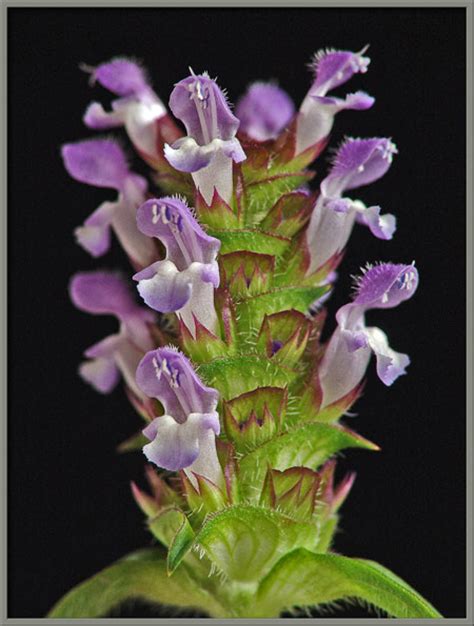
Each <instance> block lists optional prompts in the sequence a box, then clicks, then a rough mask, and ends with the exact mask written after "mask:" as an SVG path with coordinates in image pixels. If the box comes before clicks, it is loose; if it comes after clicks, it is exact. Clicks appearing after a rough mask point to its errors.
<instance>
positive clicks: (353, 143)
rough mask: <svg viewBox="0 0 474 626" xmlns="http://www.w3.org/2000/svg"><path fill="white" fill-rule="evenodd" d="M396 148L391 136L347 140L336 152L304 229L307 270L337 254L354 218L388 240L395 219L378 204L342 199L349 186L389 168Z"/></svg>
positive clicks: (357, 185) (376, 177) (353, 186)
mask: <svg viewBox="0 0 474 626" xmlns="http://www.w3.org/2000/svg"><path fill="white" fill-rule="evenodd" d="M396 152H397V148H396V146H395V144H394V143H392V141H391V140H390V139H386V138H378V137H375V138H372V139H352V138H349V139H347V140H346V141H345V142H344V143H343V144H342V146H341V147H340V148H339V150H338V151H337V153H336V156H335V159H334V163H333V166H332V168H331V170H330V172H329V175H328V176H327V177H326V178H325V179H324V180H323V181H322V183H321V187H320V192H321V193H320V195H319V197H318V200H317V201H316V205H315V208H314V210H313V213H312V215H311V220H310V223H309V225H308V229H307V235H306V237H307V245H308V249H309V253H310V267H309V270H308V271H309V273H311V272H313V271H315V270H317V269H318V268H319V267H321V266H322V265H324V264H325V263H326V262H327V261H328V260H329V259H331V258H332V257H333V256H334V255H335V254H338V253H340V252H341V251H342V250H343V249H344V247H345V245H346V243H347V241H348V239H349V236H350V234H351V231H352V227H353V225H354V222H355V221H358V222H360V223H362V224H365V225H366V226H368V227H369V229H370V231H371V232H372V234H373V235H375V236H376V237H378V238H379V239H391V238H392V236H393V233H394V232H395V228H396V219H395V217H394V216H393V215H391V214H386V215H380V210H381V209H380V207H379V206H371V207H366V206H365V204H364V203H363V202H361V201H360V200H351V199H350V198H344V197H342V196H343V193H344V192H345V191H346V190H348V189H354V188H356V187H362V186H363V185H368V184H369V183H372V182H374V181H376V180H378V179H379V178H381V177H382V176H383V175H384V174H385V173H386V172H387V170H388V169H389V167H390V165H391V163H392V160H393V155H394V154H396Z"/></svg>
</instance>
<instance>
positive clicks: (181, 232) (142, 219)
mask: <svg viewBox="0 0 474 626" xmlns="http://www.w3.org/2000/svg"><path fill="white" fill-rule="evenodd" d="M137 223H138V228H139V229H140V231H141V232H142V233H144V234H145V235H148V237H156V238H157V239H159V240H160V241H161V242H162V243H163V244H164V246H165V248H166V258H165V259H164V260H163V261H157V262H156V263H153V264H152V265H150V266H149V267H147V268H145V269H144V270H142V271H141V272H138V273H137V274H135V276H134V277H133V278H134V280H136V281H138V292H139V293H140V295H141V297H142V298H143V300H144V301H145V302H146V304H147V305H148V306H149V307H151V308H152V309H155V310H156V311H161V312H162V313H167V312H171V311H176V313H177V314H178V315H179V317H181V318H182V320H183V321H184V323H185V324H186V326H187V327H188V329H189V330H190V331H191V332H192V333H194V332H195V318H196V319H197V320H199V322H201V324H202V325H203V326H205V327H206V328H207V329H208V330H210V331H211V332H214V331H215V330H216V327H217V315H216V310H215V307H214V289H215V288H217V287H218V286H219V266H218V264H217V253H218V251H219V248H220V245H221V244H220V241H219V240H218V239H215V238H214V237H209V236H208V235H206V233H205V232H204V231H203V229H202V228H201V226H200V225H199V223H198V222H197V220H196V218H195V217H194V216H193V214H192V212H191V210H190V209H189V207H188V206H187V205H186V204H185V202H184V201H183V200H180V199H178V198H171V197H165V198H160V199H156V198H155V199H152V200H148V201H147V202H145V204H143V205H142V206H141V207H140V208H139V210H138V213H137Z"/></svg>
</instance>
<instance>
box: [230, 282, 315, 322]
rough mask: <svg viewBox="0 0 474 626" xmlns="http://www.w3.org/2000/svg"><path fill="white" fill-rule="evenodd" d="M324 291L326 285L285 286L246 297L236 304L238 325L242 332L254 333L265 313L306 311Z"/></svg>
mask: <svg viewBox="0 0 474 626" xmlns="http://www.w3.org/2000/svg"><path fill="white" fill-rule="evenodd" d="M326 291H327V287H326V286H322V287H286V288H283V289H274V290H272V291H269V292H268V293H264V294H260V295H258V296H253V297H251V298H246V299H245V300H241V301H240V302H238V303H237V304H236V312H237V320H238V326H239V328H240V329H241V331H242V332H245V333H250V334H256V333H258V331H259V330H260V327H261V325H262V322H263V319H264V317H265V315H271V314H273V313H279V312H281V311H289V310H291V309H294V310H296V311H299V312H300V313H306V312H307V310H308V308H309V307H310V305H311V304H313V302H314V301H315V300H317V299H318V298H320V297H321V296H322V295H324V294H325V293H326Z"/></svg>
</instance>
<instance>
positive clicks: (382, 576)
mask: <svg viewBox="0 0 474 626" xmlns="http://www.w3.org/2000/svg"><path fill="white" fill-rule="evenodd" d="M343 598H358V599H360V600H363V601H365V602H369V603H370V604H373V605H375V606H376V607H378V608H379V609H382V610H384V611H386V612H387V613H388V614H389V615H391V616H393V617H399V618H435V617H441V615H440V613H438V611H437V610H436V609H435V608H434V607H433V606H432V605H431V604H430V603H429V602H428V601H427V600H425V599H424V598H422V597H421V596H420V594H419V593H417V592H416V591H415V590H414V589H413V588H412V587H410V586H409V585H408V584H407V583H406V582H404V581H403V580H402V579H401V578H399V577H398V576H396V575H395V574H393V573H392V572H391V571H390V570H388V569H386V568H385V567H382V565H379V564H378V563H374V562H373V561H366V560H364V559H352V558H348V557H344V556H339V555H336V554H314V553H312V552H310V551H308V550H305V549H298V550H294V551H293V552H291V553H289V554H287V555H286V556H284V557H283V558H282V559H280V561H278V563H277V564H276V565H275V566H274V568H273V569H272V571H271V572H270V573H269V574H268V575H267V576H266V578H264V579H263V580H262V582H261V583H260V586H259V589H258V593H257V602H256V606H258V609H259V612H260V613H261V615H260V616H261V617H270V616H277V615H278V614H279V613H280V612H281V611H282V610H283V609H286V608H290V607H293V606H313V605H318V604H324V603H326V602H333V601H335V600H342V599H343Z"/></svg>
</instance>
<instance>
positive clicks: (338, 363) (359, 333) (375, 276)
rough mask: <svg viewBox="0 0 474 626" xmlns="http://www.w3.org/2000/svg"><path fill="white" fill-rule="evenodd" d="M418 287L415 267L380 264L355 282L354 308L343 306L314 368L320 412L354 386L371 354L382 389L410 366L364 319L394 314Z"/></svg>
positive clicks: (381, 334)
mask: <svg viewBox="0 0 474 626" xmlns="http://www.w3.org/2000/svg"><path fill="white" fill-rule="evenodd" d="M417 286H418V271H417V269H416V267H415V266H414V264H412V265H403V264H393V263H381V264H379V265H375V266H373V267H371V268H370V269H368V270H367V271H366V272H365V273H364V274H363V276H362V277H361V278H360V279H358V282H357V291H356V295H355V298H354V300H353V302H350V303H349V304H345V305H344V306H342V307H341V308H340V309H339V311H338V312H337V314H336V320H337V323H338V326H337V328H336V330H335V331H334V333H333V335H332V337H331V339H330V341H329V343H328V345H327V348H326V351H325V353H324V357H323V359H322V362H321V365H320V367H319V381H320V384H321V388H322V391H323V401H322V405H321V406H322V408H324V407H326V406H328V405H330V404H332V403H333V402H337V400H339V399H340V398H343V397H344V396H345V395H346V394H348V393H350V392H351V390H353V389H355V388H356V387H357V386H358V385H359V383H360V382H361V380H362V378H363V377H364V374H365V370H366V369H367V365H368V363H369V360H370V356H371V353H372V352H373V353H374V354H375V356H376V358H377V374H378V376H379V378H380V380H381V381H382V382H383V383H384V384H385V385H391V384H392V383H393V382H395V380H396V379H397V378H398V377H399V376H401V375H402V374H405V369H406V367H407V366H408V365H409V363H410V359H409V358H408V356H407V355H406V354H400V353H398V352H395V351H394V350H392V349H391V348H390V346H389V344H388V339H387V336H386V335H385V333H384V332H383V331H382V330H380V328H376V327H367V326H366V325H365V319H364V318H365V313H366V311H368V310H370V309H388V308H393V307H396V306H398V305H399V304H401V303H402V302H403V301H404V300H408V299H409V298H411V297H412V296H413V294H414V293H415V291H416V288H417Z"/></svg>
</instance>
